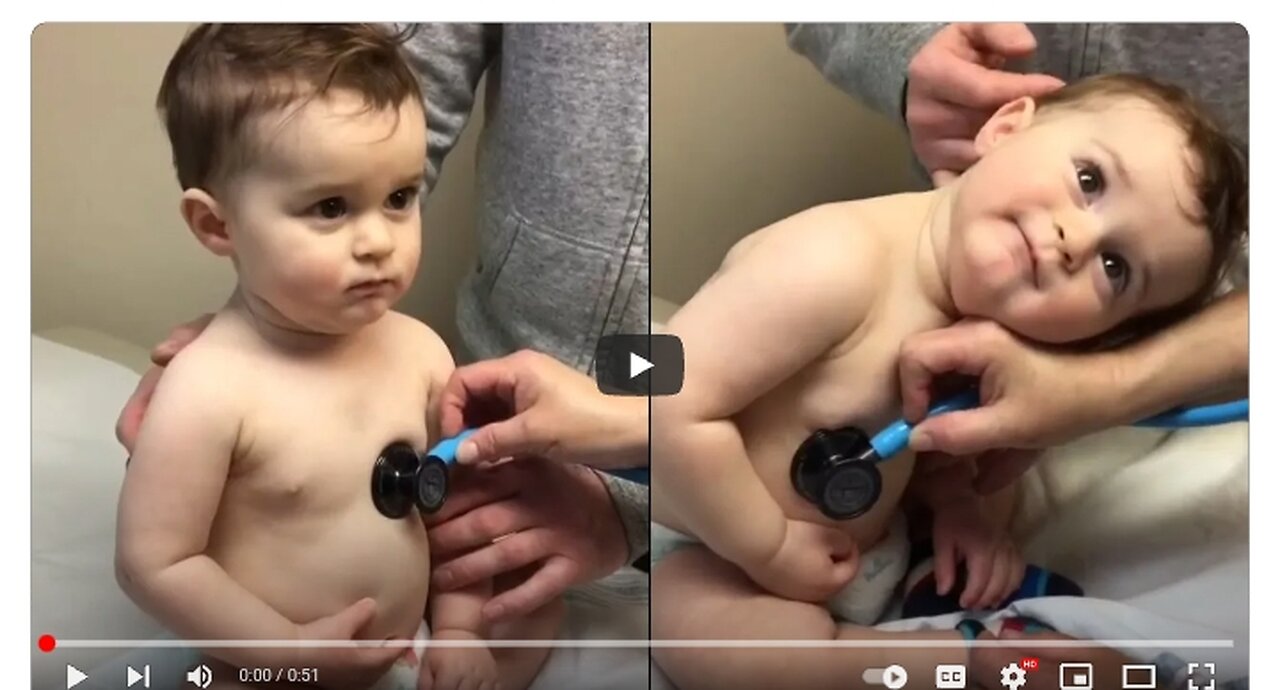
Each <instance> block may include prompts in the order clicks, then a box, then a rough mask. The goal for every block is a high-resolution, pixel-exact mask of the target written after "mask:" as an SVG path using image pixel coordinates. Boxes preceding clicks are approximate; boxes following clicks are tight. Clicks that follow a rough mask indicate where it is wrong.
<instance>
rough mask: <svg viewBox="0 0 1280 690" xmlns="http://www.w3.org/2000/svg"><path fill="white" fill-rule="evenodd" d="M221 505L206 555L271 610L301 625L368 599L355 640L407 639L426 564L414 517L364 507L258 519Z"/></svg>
mask: <svg viewBox="0 0 1280 690" xmlns="http://www.w3.org/2000/svg"><path fill="white" fill-rule="evenodd" d="M229 503H233V498H232V497H231V496H228V497H227V500H224V505H223V509H222V514H221V515H220V516H219V519H218V524H217V525H216V526H215V535H214V537H213V539H212V542H211V548H210V556H212V557H213V558H214V560H216V561H217V562H218V563H219V564H221V565H222V567H223V568H224V569H226V571H227V573H228V574H229V575H230V576H231V577H232V578H233V579H235V580H236V581H237V582H239V583H240V584H241V585H242V586H244V587H245V588H247V589H248V590H249V591H251V592H253V593H254V594H256V595H257V596H259V597H261V598H262V599H263V600H264V601H265V602H266V603H267V604H270V605H271V606H272V607H273V608H275V610H276V611H279V612H280V613H281V614H282V615H284V616H285V617H286V618H288V619H290V620H292V621H293V622H295V623H299V624H303V623H308V622H311V621H313V620H315V619H317V618H321V617H324V616H329V615H332V614H335V613H338V612H339V611H341V610H342V609H343V608H345V607H347V606H350V605H351V604H353V603H355V602H356V601H359V600H360V599H362V598H364V597H371V598H372V599H373V600H374V601H376V602H377V606H378V608H377V614H376V615H375V616H374V619H373V621H372V623H371V624H370V625H369V626H368V627H367V628H365V629H364V630H362V631H361V632H360V633H359V634H358V637H360V638H362V639H387V638H390V637H406V638H410V639H412V637H413V635H414V633H415V632H416V631H417V629H418V625H419V622H420V621H422V619H423V615H424V612H425V608H426V602H427V589H428V581H429V575H430V567H431V559H430V551H429V549H428V546H427V535H426V529H425V528H424V527H423V524H422V520H421V519H420V518H419V517H418V515H417V513H416V512H414V513H410V515H409V516H408V517H405V518H402V519H399V520H391V519H388V518H385V517H383V516H382V515H381V514H379V513H377V512H376V511H375V510H373V509H372V507H371V506H370V507H369V508H368V509H362V507H361V506H348V507H346V508H345V509H343V510H341V511H338V512H336V513H334V512H332V511H319V510H315V511H308V510H306V509H301V510H294V511H291V512H289V513H287V514H281V513H275V514H271V515H263V514H261V513H259V512H258V511H255V510H253V509H251V508H240V509H237V508H236V506H234V505H228V504H229Z"/></svg>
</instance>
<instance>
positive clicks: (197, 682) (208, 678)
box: [187, 664, 213, 688]
mask: <svg viewBox="0 0 1280 690" xmlns="http://www.w3.org/2000/svg"><path fill="white" fill-rule="evenodd" d="M187 682H188V683H191V684H192V685H194V686H196V687H197V688H207V687H209V684H210V683H212V682H213V671H210V670H209V667H208V666H205V665H204V664H200V665H199V666H197V667H195V668H193V669H191V670H190V671H187Z"/></svg>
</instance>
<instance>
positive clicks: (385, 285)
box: [347, 278, 395, 292]
mask: <svg viewBox="0 0 1280 690" xmlns="http://www.w3.org/2000/svg"><path fill="white" fill-rule="evenodd" d="M394 286H395V281H394V280H392V279H391V278H378V279H375V280H362V281H360V282H358V283H355V284H353V285H352V286H351V287H349V288H347V290H348V291H349V292H376V291H379V290H384V289H390V288H392V287H394Z"/></svg>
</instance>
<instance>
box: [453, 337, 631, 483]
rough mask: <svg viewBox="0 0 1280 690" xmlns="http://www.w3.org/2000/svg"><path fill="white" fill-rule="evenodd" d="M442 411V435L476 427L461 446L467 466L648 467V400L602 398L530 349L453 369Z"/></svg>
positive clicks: (571, 372)
mask: <svg viewBox="0 0 1280 690" xmlns="http://www.w3.org/2000/svg"><path fill="white" fill-rule="evenodd" d="M440 407H441V411H440V415H441V420H440V425H441V429H442V431H443V433H444V434H445V435H446V436H453V435H455V434H457V433H458V432H460V431H462V429H463V428H464V427H465V426H479V428H478V429H477V430H476V432H475V434H474V435H473V436H471V438H469V439H467V440H466V441H465V442H464V443H462V445H461V446H459V448H458V462H459V463H461V464H464V465H466V464H474V463H480V462H491V461H495V460H499V459H501V458H504V457H509V456H537V457H542V458H546V459H549V460H555V461H558V462H570V463H581V464H585V465H591V466H593V467H599V468H602V469H617V468H625V467H638V466H641V465H647V464H648V462H649V454H648V450H649V404H648V400H647V399H646V398H630V397H614V396H607V395H604V394H602V393H601V392H600V391H599V390H598V389H597V388H596V384H595V382H594V381H592V380H591V379H590V378H589V377H587V376H586V375H584V374H581V373H579V372H577V371H575V370H573V369H571V368H569V367H568V366H566V365H564V364H562V363H560V362H559V361H557V360H555V359H553V358H551V357H548V356H547V355H544V354H541V353H538V352H534V351H531V350H523V351H520V352H517V353H515V354H511V355H508V356H506V357H502V358H500V359H493V360H488V361H484V362H478V363H476V364H472V365H469V366H465V367H460V368H458V369H457V370H455V371H454V373H453V376H452V377H451V378H450V379H449V382H448V383H447V384H445V389H444V393H443V394H442V395H441V406H440ZM481 425H482V426H481Z"/></svg>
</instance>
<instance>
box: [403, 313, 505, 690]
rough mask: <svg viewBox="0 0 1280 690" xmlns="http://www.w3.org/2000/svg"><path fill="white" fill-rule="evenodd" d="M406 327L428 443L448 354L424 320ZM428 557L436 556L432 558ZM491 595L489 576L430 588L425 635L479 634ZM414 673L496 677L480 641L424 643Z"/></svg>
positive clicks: (456, 683) (478, 681)
mask: <svg viewBox="0 0 1280 690" xmlns="http://www.w3.org/2000/svg"><path fill="white" fill-rule="evenodd" d="M409 327H410V328H412V329H413V330H414V331H415V336H414V341H416V342H417V343H418V346H417V350H416V351H417V353H418V356H420V357H421V358H422V365H423V366H424V367H425V368H426V372H427V385H428V391H429V392H428V395H427V438H429V439H430V443H431V444H434V443H437V442H439V440H440V394H441V392H442V391H443V390H444V385H445V382H446V381H448V380H449V375H450V374H452V373H453V368H454V363H453V356H452V355H451V354H449V349H448V348H447V347H446V346H445V344H444V341H443V340H441V339H440V337H439V336H438V335H436V333H435V332H434V331H432V330H431V329H430V328H428V327H427V326H426V325H425V324H422V323H420V322H417V321H414V322H413V323H411V324H409ZM428 528H430V525H428ZM434 555H435V554H433V556H434ZM432 562H433V563H434V562H436V560H435V558H433V559H432ZM492 596H493V580H492V579H486V580H481V581H479V582H476V583H475V584H472V585H470V586H467V587H462V588H459V589H454V590H448V591H433V592H432V593H431V596H430V597H429V599H428V603H427V607H428V623H429V624H430V629H431V639H432V640H469V641H480V640H484V639H485V637H486V634H485V632H486V628H485V625H484V620H483V617H482V616H481V609H482V608H484V605H485V603H486V602H488V601H489V599H490V598H491V597H492ZM420 674H422V675H426V674H430V675H431V682H430V684H429V685H430V687H432V688H454V687H466V686H471V687H482V686H483V685H484V684H485V683H486V682H496V681H497V677H498V675H497V674H498V671H497V663H496V661H495V660H494V658H493V653H492V652H490V651H489V649H487V648H485V647H430V648H429V649H428V650H427V658H426V659H424V660H423V664H422V666H421V671H420Z"/></svg>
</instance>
